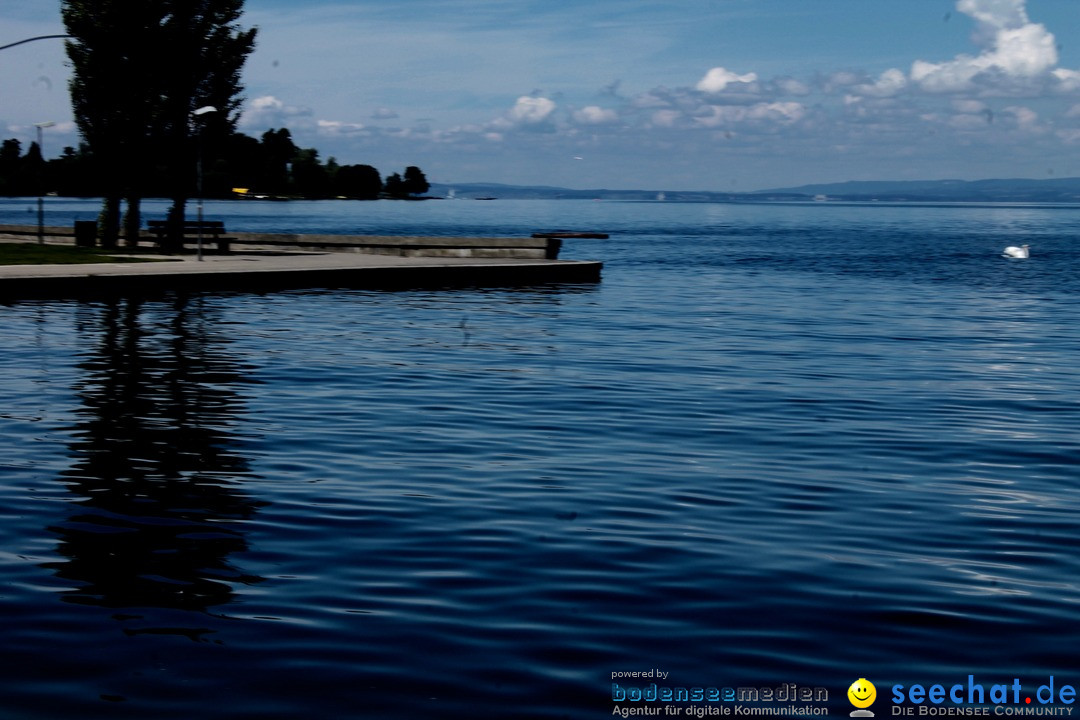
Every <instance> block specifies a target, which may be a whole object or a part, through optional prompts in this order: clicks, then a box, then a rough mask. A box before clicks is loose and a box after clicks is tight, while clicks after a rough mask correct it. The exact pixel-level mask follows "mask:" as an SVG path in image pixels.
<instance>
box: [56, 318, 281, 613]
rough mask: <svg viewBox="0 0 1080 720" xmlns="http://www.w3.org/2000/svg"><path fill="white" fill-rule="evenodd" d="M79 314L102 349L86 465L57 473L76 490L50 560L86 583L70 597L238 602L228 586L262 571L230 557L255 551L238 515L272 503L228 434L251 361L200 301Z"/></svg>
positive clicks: (84, 416)
mask: <svg viewBox="0 0 1080 720" xmlns="http://www.w3.org/2000/svg"><path fill="white" fill-rule="evenodd" d="M76 322H77V332H78V333H79V335H80V336H81V337H83V338H84V339H86V340H87V341H88V342H87V343H86V345H87V347H89V348H92V349H91V350H89V351H88V352H87V354H86V356H85V357H84V359H83V360H82V362H80V363H79V364H78V367H79V368H80V369H81V370H83V371H84V373H85V374H84V376H83V377H82V378H81V379H80V381H79V385H78V397H79V399H80V401H81V403H82V407H81V408H79V410H78V411H77V412H76V415H77V416H78V418H79V422H78V424H77V425H76V427H75V428H73V433H72V435H73V438H74V441H73V442H72V444H71V455H72V457H73V458H76V459H77V462H76V464H75V465H74V466H73V467H71V468H70V469H69V470H66V471H64V472H63V473H62V474H61V477H60V481H61V482H63V483H64V484H65V485H66V486H67V488H68V490H69V491H70V492H71V493H73V494H74V495H76V496H77V497H78V500H77V501H76V502H75V503H74V504H73V505H72V506H70V507H72V512H71V514H70V515H69V517H68V518H67V519H66V520H65V521H63V522H61V523H58V524H56V525H54V526H53V527H52V528H50V529H51V530H52V531H53V532H55V533H56V534H57V536H58V537H59V544H58V548H57V550H58V553H59V554H60V555H61V556H63V558H65V559H64V560H63V561H62V562H57V563H49V564H47V565H46V567H49V568H50V569H52V570H54V571H55V573H56V575H57V577H60V578H63V579H64V580H68V581H71V582H72V583H74V584H75V585H76V586H77V587H76V589H73V590H70V591H68V592H66V593H65V595H64V599H65V600H67V601H69V602H74V603H81V604H87V605H100V606H104V607H108V608H142V607H149V608H171V609H182V610H199V611H205V610H207V609H208V608H209V607H211V606H213V605H219V604H222V603H226V602H228V601H229V599H230V597H231V596H232V589H231V583H234V582H243V583H253V582H258V581H259V580H260V578H258V577H254V576H251V575H246V574H244V573H243V572H242V571H241V570H239V569H237V568H235V567H233V566H232V565H231V564H230V562H229V555H230V554H232V553H235V552H237V551H242V550H244V549H246V547H247V545H246V542H245V540H244V535H243V533H242V532H241V531H240V530H239V529H238V527H237V524H236V522H237V521H238V520H245V519H249V518H251V517H252V515H254V513H255V512H256V511H257V509H258V507H259V506H260V505H261V504H264V503H262V502H261V501H257V500H254V499H253V498H251V497H249V496H247V495H246V494H245V493H244V492H243V491H242V490H241V488H240V487H239V486H238V485H237V477H239V476H245V475H249V474H250V471H249V463H248V460H247V459H246V458H245V457H244V456H243V455H242V454H241V452H240V447H239V443H238V442H236V441H235V439H234V438H233V436H232V432H234V429H235V427H236V426H237V423H238V420H237V417H238V415H239V414H241V412H242V410H243V401H242V398H241V397H240V396H239V394H238V393H237V389H238V388H242V387H243V385H244V382H245V373H244V368H243V367H240V366H238V365H237V364H236V363H235V361H233V360H232V359H231V358H230V357H229V354H228V352H227V346H226V340H225V339H224V337H223V335H222V334H221V333H220V332H218V331H216V330H215V329H214V328H215V319H214V318H212V317H207V315H206V313H205V312H203V309H202V307H201V305H200V304H199V301H198V300H195V301H191V300H189V299H187V298H178V299H176V300H174V301H173V302H172V303H171V305H170V306H167V307H154V308H146V307H144V306H143V304H142V303H141V302H140V301H138V300H132V299H129V300H119V301H114V302H111V303H108V304H107V305H105V306H103V307H83V308H81V309H80V311H79V313H78V316H77V320H76ZM91 339H92V340H91ZM124 617H125V618H127V619H129V620H132V619H135V618H129V616H124ZM128 631H129V632H147V631H148V630H147V629H145V628H142V629H129V630H128ZM175 632H178V633H181V634H190V633H189V632H188V631H186V630H184V629H183V628H179V629H176V630H175Z"/></svg>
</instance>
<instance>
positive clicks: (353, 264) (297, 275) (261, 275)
mask: <svg viewBox="0 0 1080 720" xmlns="http://www.w3.org/2000/svg"><path fill="white" fill-rule="evenodd" d="M116 254H117V255H122V254H124V253H123V251H118V252H117V253H116ZM142 256H143V257H156V256H147V255H142ZM165 257H166V258H167V260H166V261H164V262H147V263H97V264H90V265H4V266H0V301H11V300H19V299H24V298H63V297H86V296H102V295H105V296H108V295H126V294H159V293H162V292H169V291H185V292H198V291H214V292H220V291H241V292H244V291H256V292H265V291H272V290H285V289H299V288H310V289H323V288H326V289H329V288H343V287H348V288H361V289H400V288H414V287H415V288H419V287H425V288H432V287H467V286H483V287H500V286H522V285H537V284H547V283H595V282H598V281H599V280H600V272H601V269H602V267H603V264H602V263H600V262H594V261H580V260H521V259H507V258H451V257H438V258H431V257H398V256H393V255H368V254H359V253H341V252H322V253H312V252H306V253H305V252H280V251H277V252H274V251H264V252H259V251H249V252H240V253H229V254H223V255H215V254H206V255H204V256H203V261H199V260H198V259H197V258H196V257H194V256H192V255H179V256H165Z"/></svg>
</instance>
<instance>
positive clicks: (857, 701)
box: [847, 678, 877, 709]
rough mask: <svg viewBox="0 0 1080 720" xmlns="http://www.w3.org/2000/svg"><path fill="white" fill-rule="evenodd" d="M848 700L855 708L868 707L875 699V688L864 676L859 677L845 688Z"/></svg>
mask: <svg viewBox="0 0 1080 720" xmlns="http://www.w3.org/2000/svg"><path fill="white" fill-rule="evenodd" d="M847 697H848V700H850V701H851V704H852V705H854V706H855V707H857V708H860V709H861V708H868V707H870V706H871V705H873V704H874V700H876V699H877V688H876V687H874V683H872V682H870V681H869V680H867V679H866V678H859V679H858V680H856V681H855V682H853V683H851V687H849V688H848V689H847Z"/></svg>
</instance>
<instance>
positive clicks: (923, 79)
mask: <svg viewBox="0 0 1080 720" xmlns="http://www.w3.org/2000/svg"><path fill="white" fill-rule="evenodd" d="M1024 3H1025V0H959V2H957V4H956V9H957V10H959V11H960V12H963V13H966V14H968V15H970V16H972V17H973V18H975V20H976V21H977V22H978V24H979V25H978V28H977V32H976V41H977V42H980V43H981V44H982V45H983V46H984V48H983V51H982V53H980V54H979V55H976V56H971V55H958V56H957V57H955V58H954V59H952V60H950V61H947V62H941V63H934V62H927V61H925V60H916V61H915V62H914V63H913V64H912V66H911V80H912V82H914V83H916V84H918V85H919V87H921V88H922V89H923V90H926V91H928V92H937V93H953V92H967V91H972V90H977V89H981V90H982V91H983V92H985V93H988V94H1013V93H1015V92H1016V91H1017V90H1018V88H1019V87H1022V86H1023V85H1024V84H1025V83H1027V84H1030V82H1031V81H1033V80H1037V79H1039V78H1041V77H1042V78H1045V77H1046V76H1047V75H1048V74H1049V73H1050V72H1051V69H1052V68H1053V67H1054V66H1055V65H1056V64H1057V62H1058V54H1057V46H1056V42H1055V40H1054V36H1053V34H1052V33H1050V32H1049V31H1048V30H1047V29H1046V27H1044V26H1043V25H1040V24H1038V23H1033V22H1031V21H1030V20H1029V19H1028V16H1027V12H1026V11H1025V9H1024Z"/></svg>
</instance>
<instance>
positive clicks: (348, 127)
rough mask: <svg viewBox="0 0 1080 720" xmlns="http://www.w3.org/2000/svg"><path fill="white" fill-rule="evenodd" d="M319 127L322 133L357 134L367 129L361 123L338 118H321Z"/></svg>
mask: <svg viewBox="0 0 1080 720" xmlns="http://www.w3.org/2000/svg"><path fill="white" fill-rule="evenodd" d="M318 128H319V133H320V134H321V135H355V134H358V133H362V132H365V130H366V128H365V127H364V126H363V125H362V124H360V123H346V122H340V121H338V120H319V122H318Z"/></svg>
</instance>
